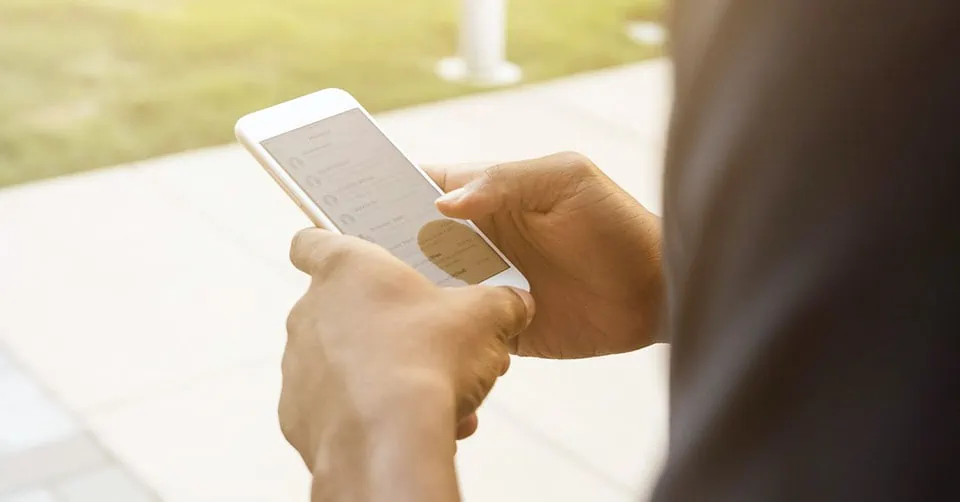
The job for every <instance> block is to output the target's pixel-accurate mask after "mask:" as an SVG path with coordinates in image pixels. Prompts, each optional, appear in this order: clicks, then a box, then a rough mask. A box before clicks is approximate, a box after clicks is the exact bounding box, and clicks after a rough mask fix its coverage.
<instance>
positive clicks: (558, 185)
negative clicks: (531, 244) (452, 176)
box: [436, 153, 599, 220]
mask: <svg viewBox="0 0 960 502" xmlns="http://www.w3.org/2000/svg"><path fill="white" fill-rule="evenodd" d="M598 172H599V171H598V170H597V168H596V166H594V165H593V163H592V162H590V160H589V159H587V158H586V157H584V156H583V155H580V154H576V153H558V154H554V155H549V156H547V157H541V158H538V159H532V160H524V161H519V162H508V163H505V164H496V165H493V166H490V167H487V168H486V169H484V170H483V172H482V173H481V174H479V175H476V176H474V177H473V179H472V181H470V182H469V183H467V184H465V185H464V186H462V187H460V188H456V189H454V190H452V191H450V192H447V193H446V194H444V195H443V196H441V197H440V198H439V199H437V202H436V204H437V209H439V210H440V212H441V213H443V214H444V215H446V216H449V217H451V218H460V219H471V220H472V219H478V218H482V217H485V216H489V215H491V214H494V213H496V212H498V211H530V212H547V211H549V210H550V209H552V208H553V206H554V205H555V204H556V203H557V202H559V201H561V200H563V199H565V198H567V197H569V196H571V195H572V194H573V193H575V191H576V189H577V187H578V186H579V185H580V182H581V181H582V180H584V179H586V178H588V177H591V176H594V175H596V174H597V173H598ZM448 176H449V174H448Z"/></svg>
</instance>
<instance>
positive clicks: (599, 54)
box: [0, 0, 661, 186]
mask: <svg viewBox="0 0 960 502" xmlns="http://www.w3.org/2000/svg"><path fill="white" fill-rule="evenodd" d="M660 6H661V0H591V1H589V2H585V1H582V0H511V1H509V2H507V8H508V16H507V19H508V25H507V26H508V28H507V33H506V37H507V40H509V42H508V58H509V59H510V60H511V61H513V62H515V63H517V64H518V65H519V66H520V67H521V68H522V70H523V79H524V81H525V82H534V81H540V80H544V79H549V78H555V77H559V76H563V75H568V74H572V73H576V72H582V71H587V70H592V69H597V68H604V67H609V66H614V65H619V64H623V63H627V62H631V61H637V60H640V59H643V58H646V57H651V56H654V55H657V54H659V53H660V47H659V46H658V45H644V44H637V43H634V42H633V41H632V40H631V39H630V37H629V36H628V34H627V31H626V29H627V28H626V23H627V22H628V21H629V20H631V19H632V18H635V17H647V16H650V15H655V14H656V13H658V12H659V10H660ZM460 7H461V0H405V1H403V2H397V1H394V0H244V1H230V0H0V71H2V73H0V186H2V185H11V184H14V183H22V182H25V181H31V180H35V179H40V178H48V177H52V176H57V175H61V174H66V173H70V172H76V171H83V170H87V169H91V168H95V167H102V166H108V165H114V164H119V163H123V162H128V161H131V160H138V159H143V158H147V157H152V156H156V155H160V154H165V153H171V152H178V151H183V150H187V149H191V148H197V147H203V146H209V145H215V144H221V143H226V142H229V141H231V140H232V125H233V123H234V122H235V121H236V119H237V118H238V117H239V116H241V115H243V114H245V113H247V112H250V111H253V110H257V109H260V108H263V107H265V106H269V105H271V104H275V103H278V102H280V101H284V100H287V99H290V98H293V97H296V96H300V95H302V94H306V93H309V92H312V91H315V90H317V89H320V88H324V87H341V88H344V89H349V90H350V92H351V93H352V94H353V95H354V96H356V97H357V99H358V100H359V101H360V102H361V103H364V105H365V106H366V107H367V108H368V109H369V110H370V111H371V112H379V111H383V110H389V109H394V108H399V107H403V106H409V105H412V104H417V103H423V102H427V101H436V100H439V99H444V98H449V97H452V96H457V95H461V94H465V93H469V92H471V91H475V90H476V89H475V88H474V87H472V86H469V85H462V84H456V83H450V82H445V81H443V80H441V79H438V78H437V75H436V73H435V72H434V66H435V64H436V63H437V61H439V60H440V59H441V58H443V57H446V56H451V55H453V54H454V52H455V51H456V48H457V38H458V21H459V19H460V15H459V9H460Z"/></svg>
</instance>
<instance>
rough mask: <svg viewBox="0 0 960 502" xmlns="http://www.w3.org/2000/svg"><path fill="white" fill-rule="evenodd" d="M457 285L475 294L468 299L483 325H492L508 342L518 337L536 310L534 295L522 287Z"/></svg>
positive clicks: (499, 336)
mask: <svg viewBox="0 0 960 502" xmlns="http://www.w3.org/2000/svg"><path fill="white" fill-rule="evenodd" d="M458 289H461V291H463V292H466V291H471V292H472V293H473V294H474V295H476V296H474V297H473V299H472V300H469V304H470V305H471V307H470V308H471V310H473V311H474V312H475V313H476V315H477V319H478V320H479V321H480V322H481V323H482V324H483V325H484V326H488V327H490V328H492V330H493V331H494V332H495V334H496V336H497V338H499V339H500V340H501V341H504V342H508V341H509V340H510V339H512V338H515V337H516V336H517V335H519V334H520V332H522V331H523V330H525V329H527V326H529V325H530V323H531V322H532V321H533V315H534V313H535V312H536V307H535V306H534V301H533V296H532V295H531V294H530V293H528V292H526V291H524V290H522V289H518V288H513V287H509V286H496V287H490V286H474V287H470V288H469V289H468V288H458ZM508 345H509V343H508Z"/></svg>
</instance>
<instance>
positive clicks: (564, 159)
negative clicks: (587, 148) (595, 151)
mask: <svg viewBox="0 0 960 502" xmlns="http://www.w3.org/2000/svg"><path fill="white" fill-rule="evenodd" d="M555 157H556V161H557V163H558V164H560V165H561V166H562V167H563V168H564V169H566V170H568V171H569V172H571V173H577V174H589V173H593V172H594V171H595V170H596V169H597V166H596V164H594V163H593V161H592V160H590V158H589V157H587V156H586V155H584V154H582V153H579V152H573V151H567V152H560V153H558V154H555Z"/></svg>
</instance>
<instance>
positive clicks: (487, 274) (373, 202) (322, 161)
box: [236, 89, 530, 290]
mask: <svg viewBox="0 0 960 502" xmlns="http://www.w3.org/2000/svg"><path fill="white" fill-rule="evenodd" d="M236 134H237V139H238V140H240V143H241V144H243V146H244V147H245V148H246V149H247V150H248V151H249V152H250V153H251V154H252V155H253V156H254V157H255V158H256V159H257V161H258V162H260V165H262V166H263V167H264V169H266V170H267V173H269V174H270V176H272V177H273V179H274V180H275V181H276V182H277V183H278V184H279V185H280V187H281V188H283V189H284V191H286V192H287V195H289V196H290V198H291V199H293V201H294V202H295V203H296V204H297V205H298V206H300V208H301V209H302V210H303V212H304V213H306V215H307V217H309V218H310V220H311V221H313V223H314V224H315V225H317V226H319V227H321V228H325V229H327V230H331V231H335V232H339V233H342V234H346V235H352V236H356V237H360V238H362V239H366V240H368V241H370V242H373V243H375V244H378V245H380V246H382V247H384V248H386V249H387V250H389V251H390V252H391V253H392V254H393V255H394V256H396V257H397V258H399V259H401V260H402V261H404V262H405V263H407V264H408V265H410V266H411V267H413V268H415V269H416V270H417V271H419V272H420V273H421V274H423V275H424V276H426V277H427V278H428V279H430V280H431V281H433V282H434V283H436V284H437V285H440V286H460V285H468V284H486V285H496V286H514V287H517V288H521V289H524V290H529V289H530V286H529V283H528V282H527V280H526V278H524V277H523V275H522V274H521V273H520V271H519V270H517V268H516V267H514V266H513V264H512V263H510V261H509V260H508V259H507V258H506V256H504V255H503V253H502V252H501V251H500V250H499V249H497V248H496V246H494V245H493V243H492V242H490V239H489V238H487V236H486V235H484V234H483V233H482V232H480V230H479V229H478V228H477V227H476V225H474V224H473V222H470V221H461V220H454V219H450V218H447V217H445V216H443V215H442V214H440V212H439V211H438V210H437V209H436V207H435V206H434V201H435V200H436V199H437V197H439V196H440V194H441V193H442V191H441V190H440V188H439V187H438V186H437V184H436V183H434V182H433V180H432V179H430V177H429V176H428V175H427V174H426V173H425V172H423V170H421V169H420V168H419V167H418V166H417V165H416V164H415V163H413V162H412V161H410V159H409V158H408V157H407V156H406V155H404V154H403V153H402V152H401V151H400V149H399V148H397V146H396V145H395V144H394V143H393V142H392V141H390V139H389V138H387V136H386V135H385V134H384V133H383V131H382V130H380V128H379V127H378V126H377V124H376V122H374V120H373V118H372V117H371V116H370V114H369V113H367V111H366V110H365V109H364V108H363V107H362V106H360V103H358V102H357V100H356V99H354V98H353V96H351V95H350V94H349V93H347V92H346V91H343V90H341V89H324V90H322V91H318V92H315V93H313V94H308V95H306V96H302V97H299V98H296V99H293V100H290V101H287V102H285V103H281V104H279V105H276V106H272V107H270V108H266V109H264V110H260V111H257V112H254V113H251V114H249V115H246V116H244V117H243V118H241V119H240V120H239V121H237V125H236Z"/></svg>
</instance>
